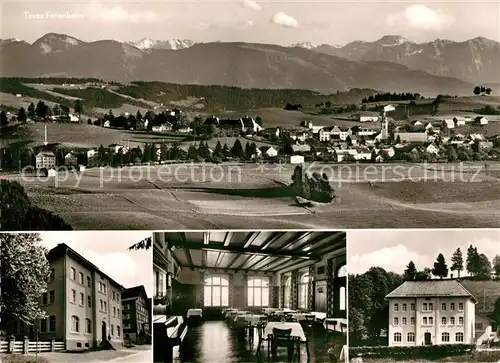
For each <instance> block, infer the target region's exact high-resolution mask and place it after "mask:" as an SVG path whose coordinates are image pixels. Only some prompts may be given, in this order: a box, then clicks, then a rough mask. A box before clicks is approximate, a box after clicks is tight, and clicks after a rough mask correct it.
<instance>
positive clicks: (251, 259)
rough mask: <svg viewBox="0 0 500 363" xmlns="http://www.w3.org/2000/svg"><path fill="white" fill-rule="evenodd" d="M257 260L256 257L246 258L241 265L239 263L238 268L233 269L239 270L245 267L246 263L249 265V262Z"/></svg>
mask: <svg viewBox="0 0 500 363" xmlns="http://www.w3.org/2000/svg"><path fill="white" fill-rule="evenodd" d="M256 258H258V256H250V257H248V258H247V259H246V260H245V261H243V263H240V265H239V266H238V267H235V268H236V269H237V270H241V268H242V267H243V266H245V265H246V264H247V263H249V262H250V261H253V260H254V259H256Z"/></svg>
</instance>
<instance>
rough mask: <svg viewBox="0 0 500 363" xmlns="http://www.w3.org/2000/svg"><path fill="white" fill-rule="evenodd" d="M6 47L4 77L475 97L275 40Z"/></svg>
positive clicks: (62, 38)
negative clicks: (171, 46) (185, 45)
mask: <svg viewBox="0 0 500 363" xmlns="http://www.w3.org/2000/svg"><path fill="white" fill-rule="evenodd" d="M0 51H1V53H2V62H3V65H2V76H3V77H15V76H22V77H41V76H61V77H94V78H100V79H105V80H113V81H118V82H130V81H132V80H143V81H164V82H171V83H180V84H199V85H226V86H236V87H242V88H265V89H278V88H294V89H309V90H314V91H318V92H323V93H331V92H335V91H338V90H340V91H344V90H348V89H351V88H371V89H382V90H390V91H391V92H413V93H420V94H422V95H430V96H433V95H434V96H435V95H436V94H437V93H445V94H470V92H471V89H472V87H473V86H472V85H471V84H470V83H468V82H465V81H462V80H459V79H457V78H451V77H440V76H436V75H432V74H429V73H426V72H423V71H419V70H415V69H410V68H407V67H406V66H404V65H400V64H395V63H390V62H379V61H378V60H377V61H375V62H372V61H365V60H352V59H346V58H342V57H340V56H337V55H330V54H325V53H324V52H323V53H322V52H318V51H314V50H310V49H304V48H301V47H281V46H277V45H269V44H255V43H223V42H215V43H200V44H195V45H193V46H191V47H189V48H185V49H179V50H169V49H149V50H148V51H142V50H140V49H138V48H136V47H134V46H132V45H129V44H126V43H120V42H117V41H112V40H100V41H95V42H89V43H86V42H82V41H79V40H78V39H75V38H72V37H69V36H67V35H63V34H47V35H45V36H43V37H42V38H40V39H38V40H37V41H36V42H34V43H33V44H32V45H30V44H28V43H26V42H2V43H0Z"/></svg>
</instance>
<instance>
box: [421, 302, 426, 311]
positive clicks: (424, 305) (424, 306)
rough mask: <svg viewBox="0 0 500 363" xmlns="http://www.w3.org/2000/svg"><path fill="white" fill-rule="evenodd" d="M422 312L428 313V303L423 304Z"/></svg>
mask: <svg viewBox="0 0 500 363" xmlns="http://www.w3.org/2000/svg"><path fill="white" fill-rule="evenodd" d="M422 310H423V311H427V303H423V304H422Z"/></svg>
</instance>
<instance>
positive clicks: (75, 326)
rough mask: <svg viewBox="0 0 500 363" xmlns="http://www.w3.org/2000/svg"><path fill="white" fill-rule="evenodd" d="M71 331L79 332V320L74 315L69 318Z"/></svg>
mask: <svg viewBox="0 0 500 363" xmlns="http://www.w3.org/2000/svg"><path fill="white" fill-rule="evenodd" d="M71 331H74V332H77V333H78V332H80V318H79V317H78V316H76V315H73V316H72V317H71Z"/></svg>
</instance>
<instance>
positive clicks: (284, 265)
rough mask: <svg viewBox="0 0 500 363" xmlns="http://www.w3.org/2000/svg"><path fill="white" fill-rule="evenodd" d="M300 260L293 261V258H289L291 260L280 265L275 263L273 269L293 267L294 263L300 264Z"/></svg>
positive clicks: (275, 270)
mask: <svg viewBox="0 0 500 363" xmlns="http://www.w3.org/2000/svg"><path fill="white" fill-rule="evenodd" d="M299 263H300V262H298V261H293V260H289V261H285V262H282V263H280V264H278V265H275V266H274V267H273V269H272V271H274V272H278V271H280V270H284V269H285V268H288V267H292V266H294V265H297V264H299Z"/></svg>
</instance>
